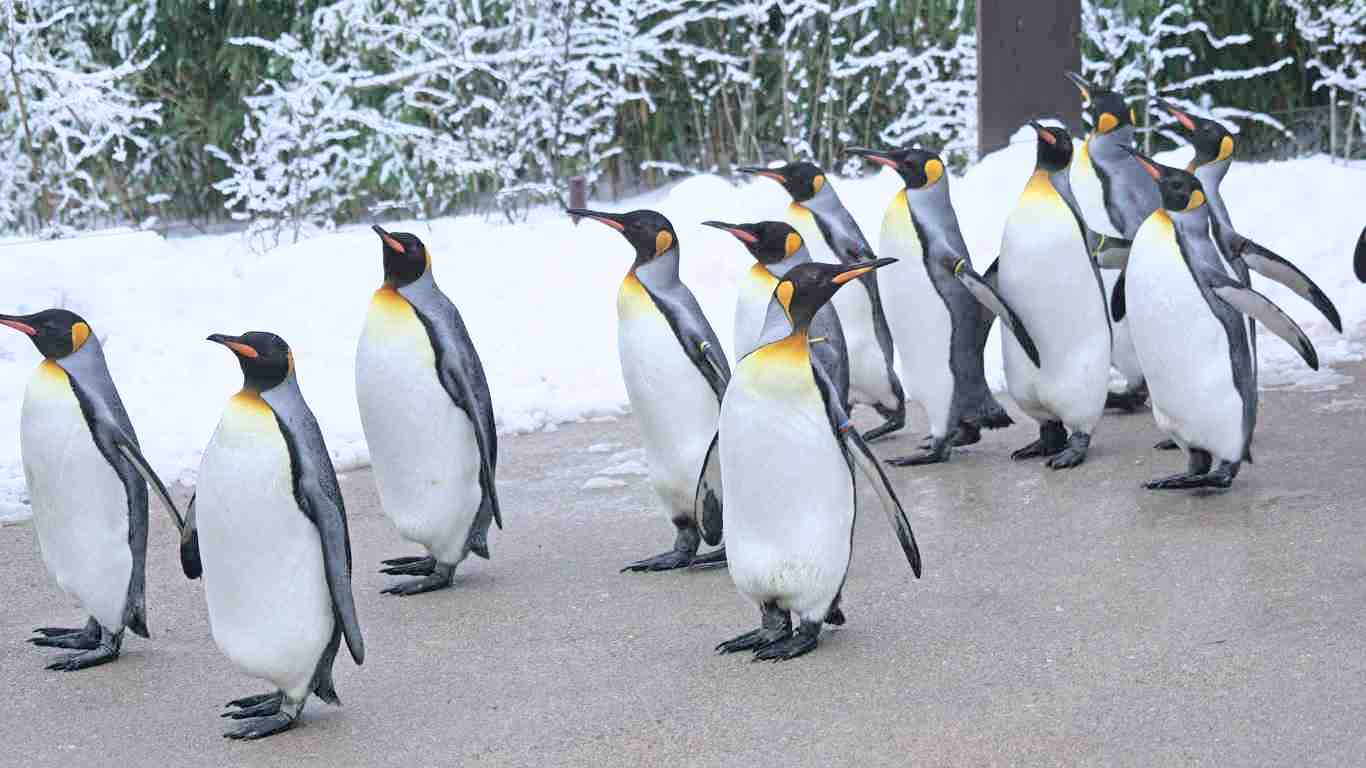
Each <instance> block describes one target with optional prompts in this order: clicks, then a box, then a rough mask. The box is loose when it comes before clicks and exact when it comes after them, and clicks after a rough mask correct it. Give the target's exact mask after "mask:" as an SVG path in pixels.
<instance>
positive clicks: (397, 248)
mask: <svg viewBox="0 0 1366 768" xmlns="http://www.w3.org/2000/svg"><path fill="white" fill-rule="evenodd" d="M370 228H371V229H373V230H375V234H377V235H379V239H380V240H382V241H383V242H384V284H385V285H386V286H388V287H390V288H401V287H403V286H405V285H407V284H408V283H411V282H413V281H414V280H417V279H418V278H420V277H422V276H423V275H424V274H426V273H427V270H429V269H431V268H432V257H431V256H430V255H428V253H427V246H425V245H423V244H422V241H421V240H419V239H417V235H414V234H412V233H410V232H386V231H384V229H383V228H382V227H380V225H378V224H376V225H374V226H372V227H370Z"/></svg>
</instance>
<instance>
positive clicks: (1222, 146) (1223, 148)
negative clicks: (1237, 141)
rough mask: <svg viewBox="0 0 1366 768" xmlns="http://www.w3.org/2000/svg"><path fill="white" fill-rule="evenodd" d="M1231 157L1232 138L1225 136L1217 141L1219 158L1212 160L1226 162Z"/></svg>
mask: <svg viewBox="0 0 1366 768" xmlns="http://www.w3.org/2000/svg"><path fill="white" fill-rule="evenodd" d="M1232 156H1233V137H1232V136H1225V137H1224V138H1222V139H1220V140H1219V156H1218V157H1216V158H1214V162H1216V163H1217V162H1219V161H1220V160H1227V159H1229V158H1230V157H1232Z"/></svg>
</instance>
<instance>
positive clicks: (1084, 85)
mask: <svg viewBox="0 0 1366 768" xmlns="http://www.w3.org/2000/svg"><path fill="white" fill-rule="evenodd" d="M1063 74H1065V75H1067V79H1068V80H1071V81H1072V85H1075V86H1077V90H1079V91H1081V97H1082V98H1083V99H1085V100H1086V101H1090V100H1091V84H1090V83H1088V82H1086V78H1084V77H1082V76H1081V75H1079V74H1077V73H1076V72H1064V73H1063Z"/></svg>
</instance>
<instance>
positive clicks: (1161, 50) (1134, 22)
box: [1081, 0, 1294, 151]
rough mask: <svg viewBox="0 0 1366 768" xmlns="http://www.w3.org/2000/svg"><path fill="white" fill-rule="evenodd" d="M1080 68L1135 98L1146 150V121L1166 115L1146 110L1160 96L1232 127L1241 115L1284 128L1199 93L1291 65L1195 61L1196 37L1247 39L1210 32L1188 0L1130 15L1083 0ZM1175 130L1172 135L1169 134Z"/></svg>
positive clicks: (1217, 42)
mask: <svg viewBox="0 0 1366 768" xmlns="http://www.w3.org/2000/svg"><path fill="white" fill-rule="evenodd" d="M1081 7H1082V19H1081V25H1082V36H1083V41H1084V46H1083V52H1082V70H1083V71H1082V73H1083V74H1084V75H1086V76H1087V77H1088V78H1092V79H1094V80H1096V81H1097V82H1099V83H1102V84H1104V85H1105V86H1106V87H1107V88H1109V89H1111V90H1114V91H1118V92H1120V93H1122V94H1124V95H1126V96H1128V97H1130V98H1136V99H1139V100H1140V101H1141V103H1135V104H1134V110H1135V112H1137V113H1138V114H1139V115H1141V118H1140V125H1142V126H1144V128H1140V132H1142V133H1145V134H1146V135H1145V142H1146V146H1147V149H1148V151H1151V149H1152V147H1151V129H1150V128H1149V127H1148V121H1149V120H1152V119H1153V118H1157V119H1158V121H1159V124H1161V123H1165V122H1171V121H1172V118H1171V117H1170V116H1169V115H1167V114H1166V113H1165V112H1163V111H1161V110H1152V109H1151V103H1152V100H1153V98H1154V97H1159V96H1160V97H1162V98H1164V99H1166V100H1168V101H1170V102H1172V103H1174V104H1176V105H1178V106H1181V107H1183V108H1186V109H1191V110H1193V111H1196V112H1200V113H1203V114H1207V115H1209V116H1211V117H1214V118H1215V119H1218V120H1222V121H1224V122H1225V124H1226V125H1229V126H1230V127H1231V128H1232V130H1235V131H1236V130H1237V127H1236V126H1237V124H1236V123H1234V122H1232V121H1234V120H1245V121H1251V122H1256V123H1261V124H1263V125H1266V126H1269V127H1271V128H1274V129H1275V130H1278V131H1280V132H1281V133H1285V134H1287V135H1288V134H1289V132H1288V131H1287V130H1286V127H1285V125H1284V124H1282V123H1281V121H1279V120H1277V119H1275V118H1274V117H1272V116H1270V115H1268V114H1266V113H1264V112H1258V111H1255V110H1250V109H1245V108H1241V107H1236V106H1232V105H1224V104H1214V103H1212V102H1211V100H1210V99H1209V98H1208V96H1207V94H1206V90H1205V89H1206V88H1207V87H1208V86H1209V85H1210V84H1212V83H1217V82H1222V81H1228V80H1251V79H1255V78H1259V77H1263V76H1266V75H1269V74H1270V73H1272V72H1275V71H1277V70H1279V69H1282V68H1284V67H1287V66H1290V64H1291V63H1293V61H1294V59H1293V58H1292V57H1290V56H1286V57H1283V58H1281V59H1279V60H1277V61H1273V62H1268V63H1266V64H1264V65H1260V66H1253V67H1245V68H1241V69H1231V70H1225V69H1218V68H1214V69H1211V68H1210V67H1208V66H1205V65H1203V64H1201V63H1200V62H1199V61H1197V60H1196V58H1197V57H1196V53H1195V49H1194V46H1195V44H1196V42H1197V40H1198V41H1200V42H1202V43H1203V44H1205V45H1208V46H1209V47H1210V48H1211V49H1213V50H1216V51H1217V50H1220V49H1223V48H1226V47H1228V46H1244V45H1247V44H1248V43H1250V42H1251V41H1252V37H1251V36H1250V35H1246V34H1234V35H1225V36H1222V37H1221V36H1219V35H1215V34H1214V33H1213V31H1212V30H1211V29H1210V28H1209V25H1208V24H1206V23H1205V22H1203V21H1198V20H1195V18H1194V13H1193V11H1192V8H1191V4H1190V2H1189V0H1187V1H1185V2H1168V3H1163V4H1162V6H1161V9H1160V10H1159V11H1158V12H1157V15H1156V16H1155V17H1154V18H1152V19H1151V20H1144V19H1140V18H1137V17H1134V16H1130V15H1129V14H1128V13H1127V12H1126V11H1125V9H1124V6H1123V5H1122V4H1119V3H1114V2H1105V0H1082V4H1081ZM1171 135H1173V136H1175V135H1176V134H1175V133H1173V134H1171Z"/></svg>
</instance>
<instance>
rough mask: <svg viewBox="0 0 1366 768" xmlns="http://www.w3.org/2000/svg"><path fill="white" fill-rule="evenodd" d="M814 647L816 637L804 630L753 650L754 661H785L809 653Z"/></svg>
mask: <svg viewBox="0 0 1366 768" xmlns="http://www.w3.org/2000/svg"><path fill="white" fill-rule="evenodd" d="M815 648H816V637H815V636H814V635H811V634H808V633H806V632H798V633H797V634H795V635H792V636H791V637H788V638H787V639H785V640H779V641H778V642H776V643H773V644H771V645H766V646H764V647H763V648H760V649H759V650H757V651H755V652H754V660H755V661H786V660H787V659H795V658H797V657H798V656H802V655H805V654H808V653H810V652H811V651H813V650H815Z"/></svg>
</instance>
